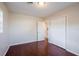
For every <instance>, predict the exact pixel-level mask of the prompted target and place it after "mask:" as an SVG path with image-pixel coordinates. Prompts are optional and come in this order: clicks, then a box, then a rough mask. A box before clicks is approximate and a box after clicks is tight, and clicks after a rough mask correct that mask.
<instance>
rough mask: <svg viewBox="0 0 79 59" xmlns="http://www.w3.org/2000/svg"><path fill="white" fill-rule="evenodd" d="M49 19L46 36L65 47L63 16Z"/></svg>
mask: <svg viewBox="0 0 79 59" xmlns="http://www.w3.org/2000/svg"><path fill="white" fill-rule="evenodd" d="M48 20H49V26H48V38H49V40H48V41H49V42H50V43H53V44H55V45H58V46H60V47H63V48H65V17H64V16H60V17H58V16H57V17H53V18H52V19H51V20H50V19H48Z"/></svg>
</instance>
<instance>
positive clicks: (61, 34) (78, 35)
mask: <svg viewBox="0 0 79 59" xmlns="http://www.w3.org/2000/svg"><path fill="white" fill-rule="evenodd" d="M47 20H49V31H48V33H49V42H50V43H53V44H55V45H58V46H60V47H62V48H65V49H66V50H68V51H70V52H72V53H74V54H76V55H79V47H78V45H79V3H76V4H74V5H72V6H69V7H67V8H65V9H63V10H61V11H59V12H57V13H55V14H54V15H52V16H50V17H48V18H47ZM64 21H65V22H64ZM64 43H65V44H64Z"/></svg>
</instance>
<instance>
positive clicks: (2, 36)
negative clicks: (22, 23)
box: [0, 2, 9, 56]
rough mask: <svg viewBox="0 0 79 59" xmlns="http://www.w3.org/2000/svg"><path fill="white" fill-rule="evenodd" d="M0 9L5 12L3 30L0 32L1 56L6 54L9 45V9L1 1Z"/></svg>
mask: <svg viewBox="0 0 79 59" xmlns="http://www.w3.org/2000/svg"><path fill="white" fill-rule="evenodd" d="M0 11H2V12H3V32H2V33H0V56H3V55H5V54H6V52H7V50H8V48H9V45H8V10H7V8H6V6H5V5H4V4H3V3H1V2H0Z"/></svg>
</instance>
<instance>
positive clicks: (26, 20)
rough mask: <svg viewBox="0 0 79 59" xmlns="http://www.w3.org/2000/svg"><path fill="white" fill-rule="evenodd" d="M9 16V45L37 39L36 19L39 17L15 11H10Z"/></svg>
mask: <svg viewBox="0 0 79 59" xmlns="http://www.w3.org/2000/svg"><path fill="white" fill-rule="evenodd" d="M9 18H10V19H9V39H10V41H9V44H10V45H16V44H23V43H29V42H34V41H37V28H36V21H38V20H40V18H37V17H33V16H27V15H23V14H15V13H10V15H9Z"/></svg>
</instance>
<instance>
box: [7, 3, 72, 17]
mask: <svg viewBox="0 0 79 59" xmlns="http://www.w3.org/2000/svg"><path fill="white" fill-rule="evenodd" d="M47 4H48V5H47V7H46V8H36V7H34V6H32V5H31V4H28V3H26V2H5V5H6V6H7V8H8V9H9V11H10V12H14V13H23V14H27V15H31V16H37V17H47V16H49V15H51V14H54V13H55V12H57V11H59V10H62V9H64V8H66V7H67V6H69V5H71V4H73V3H71V2H47Z"/></svg>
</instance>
